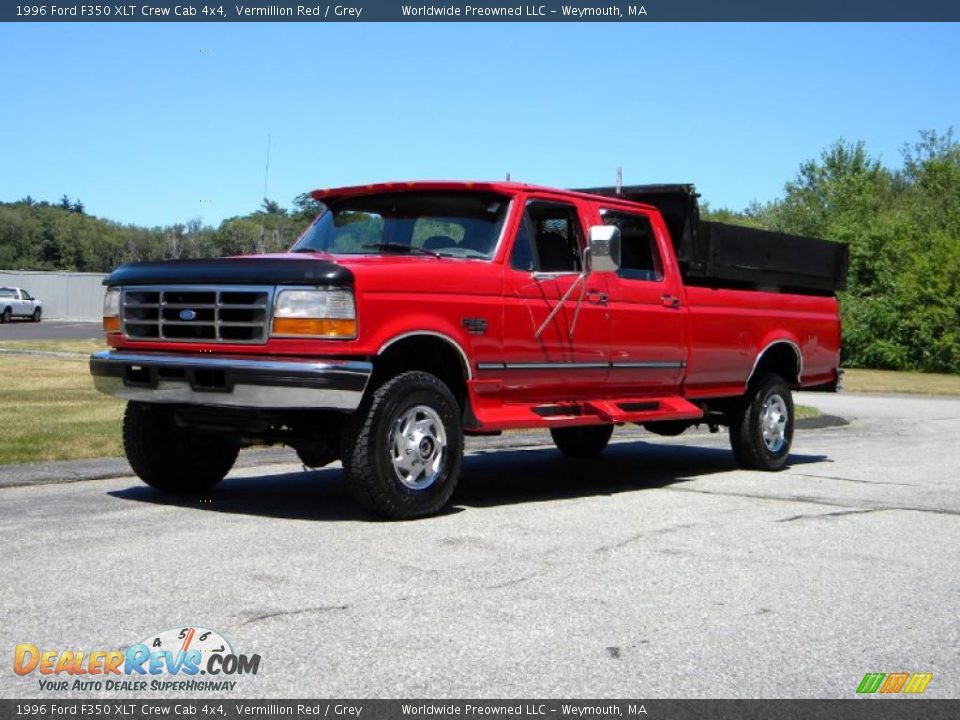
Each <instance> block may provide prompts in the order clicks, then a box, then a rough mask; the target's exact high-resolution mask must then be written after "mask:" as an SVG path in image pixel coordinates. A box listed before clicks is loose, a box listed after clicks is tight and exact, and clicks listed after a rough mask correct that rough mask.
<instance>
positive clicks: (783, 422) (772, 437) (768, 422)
mask: <svg viewBox="0 0 960 720" xmlns="http://www.w3.org/2000/svg"><path fill="white" fill-rule="evenodd" d="M760 433H761V434H762V435H763V444H764V445H766V446H767V450H769V451H770V452H773V453H776V452H780V451H781V450H782V449H783V446H784V445H786V443H787V403H786V402H785V401H784V399H783V398H782V397H780V396H779V395H776V394H774V395H771V396H770V397H768V398H767V399H766V400H765V401H764V403H763V409H762V410H761V411H760Z"/></svg>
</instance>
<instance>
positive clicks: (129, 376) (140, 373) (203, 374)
mask: <svg viewBox="0 0 960 720" xmlns="http://www.w3.org/2000/svg"><path fill="white" fill-rule="evenodd" d="M164 380H167V381H170V380H172V381H178V382H187V383H189V385H190V387H191V388H192V389H193V390H196V391H198V392H224V393H228V392H232V390H233V386H232V384H231V383H230V382H229V381H228V379H227V373H226V371H224V370H216V369H208V368H155V367H150V366H148V365H134V364H130V365H125V366H124V368H123V383H124V385H127V386H128V387H142V388H156V387H157V384H158V383H159V382H161V381H164Z"/></svg>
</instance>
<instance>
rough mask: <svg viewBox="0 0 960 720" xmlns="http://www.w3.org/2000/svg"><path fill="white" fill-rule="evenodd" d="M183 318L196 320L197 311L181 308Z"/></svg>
mask: <svg viewBox="0 0 960 720" xmlns="http://www.w3.org/2000/svg"><path fill="white" fill-rule="evenodd" d="M180 319H181V320H196V319H197V313H196V311H195V310H181V311H180Z"/></svg>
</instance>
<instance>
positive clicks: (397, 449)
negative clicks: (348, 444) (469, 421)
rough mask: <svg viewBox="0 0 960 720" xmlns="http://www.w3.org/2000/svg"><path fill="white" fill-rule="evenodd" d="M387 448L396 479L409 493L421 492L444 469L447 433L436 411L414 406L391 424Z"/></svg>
mask: <svg viewBox="0 0 960 720" xmlns="http://www.w3.org/2000/svg"><path fill="white" fill-rule="evenodd" d="M388 447H389V450H390V462H391V463H392V465H393V472H394V473H395V474H396V476H397V479H398V480H399V481H400V482H401V483H403V485H404V486H405V487H407V488H409V489H410V490H424V489H426V488H428V487H430V486H431V485H433V483H435V482H436V480H437V477H439V475H440V471H441V470H442V469H443V463H444V460H445V459H446V456H447V431H446V429H445V428H444V427H443V421H442V420H440V416H439V415H438V414H437V413H436V411H435V410H433V409H432V408H429V407H427V406H426V405H417V406H416V407H412V408H410V409H409V410H407V411H405V412H404V413H403V414H402V415H401V416H400V417H398V418H397V419H396V421H394V423H393V427H391V429H390V437H389V439H388Z"/></svg>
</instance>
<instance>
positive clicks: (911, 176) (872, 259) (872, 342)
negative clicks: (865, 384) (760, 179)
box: [706, 130, 960, 373]
mask: <svg viewBox="0 0 960 720" xmlns="http://www.w3.org/2000/svg"><path fill="white" fill-rule="evenodd" d="M902 156H903V157H902V160H903V163H902V166H901V167H899V168H896V169H894V168H890V167H887V166H886V165H884V164H883V163H882V162H881V161H880V160H879V159H878V158H876V157H874V156H872V155H871V154H870V153H869V152H868V150H867V148H866V146H865V145H864V143H862V142H846V141H843V140H840V141H837V142H835V143H834V144H833V145H831V146H830V147H829V148H827V149H826V150H824V151H823V153H822V154H821V156H820V157H819V158H818V159H815V160H809V161H807V162H805V163H803V164H802V165H801V166H800V169H799V171H798V172H797V175H796V177H794V178H793V179H792V180H790V181H789V182H787V183H786V185H785V187H784V196H783V197H782V198H781V199H779V200H774V201H771V202H767V203H754V204H753V205H751V206H750V207H749V208H747V209H746V210H743V211H740V212H734V211H730V210H716V211H712V210H710V209H709V207H708V208H707V213H706V216H707V217H708V218H709V219H712V220H719V221H721V222H731V223H740V224H746V225H751V226H754V227H759V228H764V229H770V230H779V231H781V232H787V233H795V234H798V235H808V236H811V237H820V238H825V239H828V240H834V241H837V242H843V243H847V244H848V245H849V246H850V269H849V274H848V277H847V290H846V291H845V292H843V293H840V295H839V298H840V304H841V317H842V321H843V354H844V364H845V365H847V366H851V367H869V368H883V369H891V370H926V371H937V372H954V373H956V372H960V143H958V142H957V141H956V140H955V139H954V137H953V132H952V130H948V131H947V132H946V133H937V132H934V131H925V132H921V133H920V136H919V139H918V140H917V141H916V142H914V143H910V144H908V145H906V146H905V147H904V148H903V151H902Z"/></svg>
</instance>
